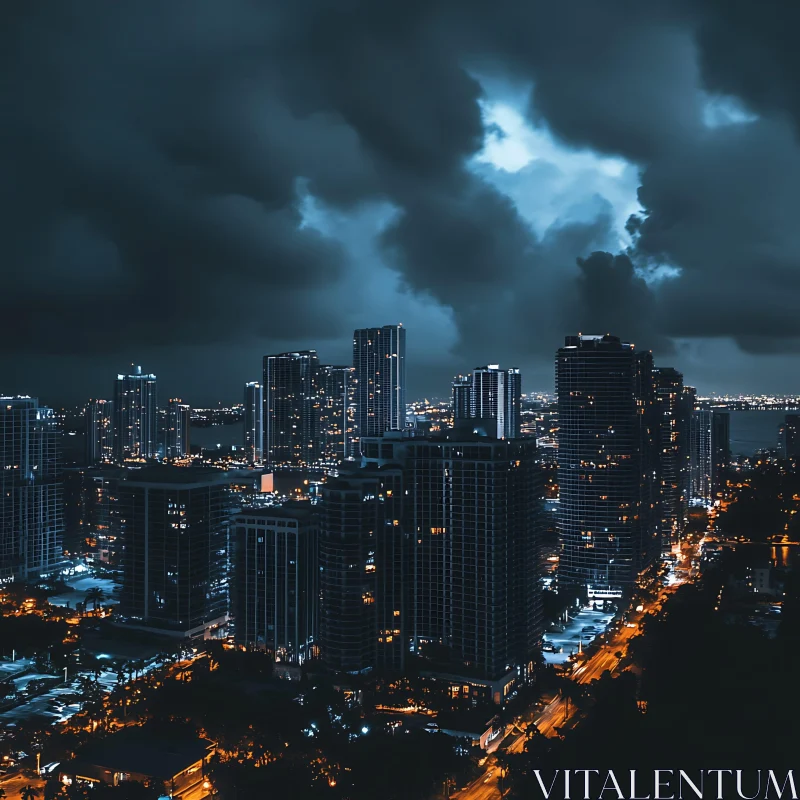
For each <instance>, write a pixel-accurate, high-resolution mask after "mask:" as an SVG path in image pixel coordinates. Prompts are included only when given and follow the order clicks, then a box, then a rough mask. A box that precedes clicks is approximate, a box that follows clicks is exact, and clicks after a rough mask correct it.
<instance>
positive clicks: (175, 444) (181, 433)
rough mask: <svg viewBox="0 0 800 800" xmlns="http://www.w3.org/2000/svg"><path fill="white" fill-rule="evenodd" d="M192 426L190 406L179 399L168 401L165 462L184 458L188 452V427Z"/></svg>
mask: <svg viewBox="0 0 800 800" xmlns="http://www.w3.org/2000/svg"><path fill="white" fill-rule="evenodd" d="M191 424H192V409H191V406H189V405H188V404H186V403H184V402H183V401H182V400H180V399H179V398H174V399H171V400H170V401H169V405H168V406H167V430H166V434H167V435H166V442H165V444H166V447H165V455H166V457H167V460H169V461H175V460H176V459H178V458H186V457H187V456H188V455H189V454H190V452H191V450H190V445H189V441H190V431H189V429H190V426H191Z"/></svg>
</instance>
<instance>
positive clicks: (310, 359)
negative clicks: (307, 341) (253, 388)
mask: <svg viewBox="0 0 800 800" xmlns="http://www.w3.org/2000/svg"><path fill="white" fill-rule="evenodd" d="M318 372H319V358H318V357H317V352H316V350H303V351H299V352H294V353H279V354H277V355H271V356H264V461H265V463H266V464H267V465H268V466H269V467H270V468H275V467H278V468H280V467H309V466H315V465H316V464H318V462H319V458H320V452H321V449H322V448H321V442H320V435H319V425H320V401H319V392H318V388H317V380H318V377H317V376H318Z"/></svg>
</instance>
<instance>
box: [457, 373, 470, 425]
mask: <svg viewBox="0 0 800 800" xmlns="http://www.w3.org/2000/svg"><path fill="white" fill-rule="evenodd" d="M471 398H472V376H471V375H459V376H457V377H456V378H454V379H453V426H454V427H455V424H456V420H461V419H469V418H470V417H471V416H472V412H471V411H470V400H471Z"/></svg>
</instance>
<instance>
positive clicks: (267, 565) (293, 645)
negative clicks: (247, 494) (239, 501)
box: [232, 502, 320, 664]
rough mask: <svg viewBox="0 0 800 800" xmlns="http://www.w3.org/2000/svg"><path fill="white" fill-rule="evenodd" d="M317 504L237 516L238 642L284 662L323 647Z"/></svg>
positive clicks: (235, 599) (305, 656) (293, 661)
mask: <svg viewBox="0 0 800 800" xmlns="http://www.w3.org/2000/svg"><path fill="white" fill-rule="evenodd" d="M316 508H317V507H316V506H312V505H311V504H310V503H306V502H294V503H286V504H285V505H283V506H281V507H277V508H275V507H273V508H261V509H247V510H245V511H242V512H241V513H240V514H237V515H236V516H235V517H234V519H233V525H234V551H233V563H234V582H233V586H232V596H233V608H234V614H235V619H236V641H237V643H239V644H242V645H245V646H247V647H256V648H258V649H263V650H266V651H267V652H269V653H270V654H271V655H272V657H273V658H274V659H275V660H276V661H280V662H285V663H290V664H302V663H303V662H304V661H307V660H308V659H309V658H311V657H312V656H313V655H314V653H315V651H316V648H317V647H318V644H317V640H318V636H319V632H318V617H319V577H320V571H319V554H318V543H317V537H318V515H317V513H316Z"/></svg>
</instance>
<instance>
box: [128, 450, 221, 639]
mask: <svg viewBox="0 0 800 800" xmlns="http://www.w3.org/2000/svg"><path fill="white" fill-rule="evenodd" d="M233 480H234V478H233V477H232V476H231V475H230V474H228V473H226V472H223V471H221V470H216V469H202V468H195V467H173V466H167V465H159V466H153V467H145V468H143V469H139V470H132V471H130V473H129V474H128V476H127V478H126V479H125V480H123V481H121V482H120V483H119V485H118V487H117V500H116V504H115V506H116V507H115V509H114V511H115V516H114V525H115V535H116V536H117V542H118V543H121V545H122V548H121V550H122V553H121V567H122V591H121V595H120V613H121V614H122V615H123V617H124V619H125V621H126V622H127V623H129V624H132V625H137V626H142V627H146V628H154V629H160V630H165V631H171V632H172V633H174V634H179V635H183V636H197V635H201V634H202V633H203V632H204V631H207V630H209V629H210V628H213V627H216V626H219V625H222V624H224V623H225V622H226V621H227V617H228V538H229V527H230V518H231V512H232V502H231V495H230V490H229V486H230V484H231V482H232V481H233Z"/></svg>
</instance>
